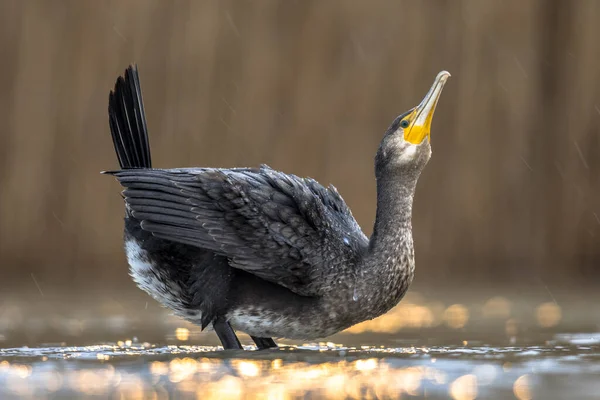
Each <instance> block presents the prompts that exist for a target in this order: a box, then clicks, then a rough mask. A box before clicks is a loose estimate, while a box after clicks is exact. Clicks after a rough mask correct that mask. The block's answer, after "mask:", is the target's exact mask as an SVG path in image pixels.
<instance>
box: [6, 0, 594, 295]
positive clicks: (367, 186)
mask: <svg viewBox="0 0 600 400" xmlns="http://www.w3.org/2000/svg"><path fill="white" fill-rule="evenodd" d="M598 21H600V2H598V1H596V0H579V1H563V0H537V1H525V0H514V1H512V0H511V1H494V0H487V1H486V0H470V1H458V0H445V1H443V0H430V1H342V0H340V1H292V0H287V1H283V0H282V1H262V0H259V1H246V0H230V1H216V0H215V1H191V0H189V1H184V0H176V1H130V0H127V1H79V0H73V1H47V0H40V1H33V0H1V1H0V54H1V60H2V61H1V62H0V120H1V121H2V129H1V130H0V187H1V191H0V266H1V267H0V290H2V292H3V293H7V292H10V291H19V292H20V293H31V294H35V295H37V292H38V286H39V288H41V289H42V290H43V291H44V293H45V294H46V295H49V294H51V293H57V292H60V293H62V294H65V293H66V294H68V293H71V292H73V293H75V292H77V291H78V290H81V289H84V290H88V289H92V288H98V289H99V290H113V289H125V290H126V291H130V292H131V293H134V292H136V290H137V289H135V287H134V285H133V283H132V282H131V281H130V279H129V277H128V275H127V268H126V264H125V258H124V254H123V251H122V242H121V235H122V217H123V206H122V200H121V198H120V196H119V192H120V187H119V186H118V184H117V183H116V182H115V181H114V180H113V179H111V178H110V177H107V176H102V175H100V174H99V172H100V171H101V170H104V169H112V168H115V167H117V165H118V164H117V161H116V157H115V155H114V150H113V147H112V143H111V139H110V134H109V128H108V122H107V112H106V109H107V98H108V92H109V90H110V89H111V87H112V85H113V84H114V81H115V79H116V77H117V76H118V75H120V74H121V73H122V72H123V71H124V69H125V68H126V67H127V65H128V64H129V63H133V62H135V63H137V64H138V65H139V69H140V74H141V80H142V87H143V91H144V99H145V104H146V112H147V116H148V123H149V130H150V136H151V138H150V139H151V145H152V150H153V159H154V160H153V161H154V165H155V166H157V167H178V166H221V167H232V166H255V165H258V164H260V163H267V164H269V165H270V166H271V167H273V168H276V169H280V170H284V171H286V172H291V173H295V174H297V175H302V176H311V177H314V178H316V179H317V180H319V181H320V182H322V183H327V184H328V183H333V184H334V185H336V186H337V188H338V189H339V191H340V192H341V194H342V195H343V196H344V198H345V199H346V201H347V202H348V204H349V205H350V207H351V208H352V210H353V212H354V215H355V217H356V218H357V220H358V221H359V223H360V224H361V226H362V227H363V229H364V230H365V232H366V233H367V234H370V232H371V228H372V223H373V219H374V215H375V181H374V176H373V157H374V154H375V151H376V148H377V145H378V143H379V140H380V139H381V137H382V134H383V132H384V131H385V129H386V127H387V126H388V125H389V124H390V122H391V121H392V120H393V119H394V117H395V116H396V115H398V114H399V113H401V112H403V111H405V110H407V109H408V108H410V107H412V106H414V105H416V104H417V103H418V102H419V101H420V100H421V98H422V96H423V95H424V94H425V92H426V91H427V89H428V88H429V85H430V84H431V83H432V81H433V78H434V77H435V75H436V74H437V72H439V71H440V70H442V69H446V70H449V71H450V72H451V73H452V78H451V80H450V81H449V83H448V85H447V87H446V90H445V92H444V94H443V96H442V99H441V101H440V104H439V107H438V112H437V114H436V118H435V120H434V124H433V131H432V145H433V150H434V154H433V158H432V160H431V162H430V164H429V166H428V167H427V168H426V171H425V172H424V174H423V176H422V178H421V180H420V183H419V187H418V191H417V200H416V207H415V216H414V222H413V225H414V231H415V241H416V246H417V258H418V271H417V278H416V282H415V284H416V285H417V287H435V286H440V285H442V286H443V285H449V284H456V285H458V287H464V286H463V284H464V283H476V284H478V285H483V286H486V285H497V284H504V285H507V286H508V285H515V284H525V285H533V287H542V288H543V287H544V285H547V284H551V285H554V286H556V285H563V284H565V285H567V284H574V285H577V284H583V283H591V284H595V283H596V282H597V280H598V278H600V246H599V244H600V179H599V178H600V157H599V152H600V131H599V127H600V43H599V42H598V40H599V38H600V24H598ZM536 290H537V289H536ZM541 290H542V291H543V290H544V289H541ZM136 293H137V292H136ZM140 296H145V295H143V294H141V293H140ZM144 298H145V297H144Z"/></svg>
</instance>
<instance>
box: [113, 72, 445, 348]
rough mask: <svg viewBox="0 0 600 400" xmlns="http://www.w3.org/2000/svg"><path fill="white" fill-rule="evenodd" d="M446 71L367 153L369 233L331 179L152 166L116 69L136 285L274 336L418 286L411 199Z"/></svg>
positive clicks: (213, 318)
mask: <svg viewBox="0 0 600 400" xmlns="http://www.w3.org/2000/svg"><path fill="white" fill-rule="evenodd" d="M449 76H450V74H449V73H448V72H446V71H443V72H440V73H439V74H438V76H437V77H436V79H435V81H434V83H433V86H432V87H431V89H430V90H429V92H428V93H427V95H426V96H425V98H424V99H423V101H422V102H421V103H420V104H419V105H418V106H417V107H415V108H413V109H411V110H409V111H407V112H405V113H404V114H402V115H400V116H398V117H397V118H396V119H395V120H394V121H393V122H392V124H391V126H390V127H389V128H388V129H387V131H386V132H385V135H384V137H383V139H382V141H381V144H380V146H379V149H378V150H377V155H376V157H375V176H376V178H377V213H376V218H375V225H374V229H373V234H372V235H371V237H370V238H368V237H367V236H365V234H364V233H363V232H362V230H361V228H360V227H359V225H358V224H357V222H356V221H355V219H354V218H353V217H352V213H351V212H350V209H349V208H348V206H347V205H346V203H345V202H344V200H343V199H342V197H341V196H340V195H339V193H338V191H337V190H336V188H335V187H333V186H329V187H324V186H322V185H320V184H319V183H318V182H316V181H315V180H313V179H310V178H300V177H298V176H295V175H291V174H285V173H283V172H279V171H275V170H273V169H271V168H269V167H268V166H261V167H259V168H231V169H221V168H176V169H153V168H152V164H151V159H150V146H149V142H148V132H147V128H146V118H145V114H144V106H143V102H142V92H141V89H140V81H139V77H138V72H137V68H136V67H134V66H130V67H129V68H128V69H127V70H126V71H125V75H124V77H119V78H118V80H117V82H116V84H115V88H114V91H111V93H110V96H109V106H108V112H109V120H110V130H111V133H112V138H113V143H114V146H115V150H116V153H117V156H118V160H119V164H120V166H121V170H119V171H110V172H107V173H109V174H112V175H114V176H115V177H116V178H117V180H118V181H119V182H120V184H121V185H122V186H123V187H124V188H125V190H124V191H123V197H124V199H125V209H126V211H125V213H126V216H125V235H124V240H125V251H126V253H127V259H128V262H129V266H130V274H131V276H132V277H133V280H134V281H135V282H136V283H137V285H138V286H139V287H140V288H142V289H143V290H145V291H146V292H147V293H148V294H150V295H151V296H152V297H153V298H154V299H156V300H157V301H158V302H159V303H161V304H163V305H164V306H166V307H167V308H169V309H171V310H172V311H173V312H174V313H175V314H176V315H179V316H181V317H183V318H185V319H186V320H188V321H191V322H193V323H196V324H199V325H200V326H201V327H202V329H204V328H206V327H207V326H209V325H212V326H213V328H214V330H215V331H216V333H217V335H218V336H219V338H220V340H221V342H222V344H223V347H224V348H225V349H240V348H241V346H240V342H239V340H238V339H237V337H236V335H235V331H234V329H235V330H240V331H243V332H246V333H248V334H249V335H250V336H251V337H252V339H253V340H254V342H255V343H256V344H257V346H258V348H259V349H264V348H269V347H276V344H275V342H274V341H273V339H271V338H272V337H282V338H290V339H315V338H322V337H326V336H329V335H332V334H334V333H336V332H339V331H341V330H343V329H346V328H348V327H350V326H352V325H354V324H357V323H359V322H362V321H365V320H369V319H372V318H375V317H378V316H380V315H382V314H384V313H386V312H387V311H388V310H390V309H391V308H392V307H394V306H395V305H396V304H398V302H399V301H400V299H402V297H403V296H404V294H405V293H406V290H407V289H408V286H409V285H410V283H411V282H412V280H413V275H414V269H415V260H414V249H413V238H412V228H411V214H412V203H413V195H414V192H415V187H416V184H417V180H418V178H419V175H420V174H421V171H422V170H423V168H424V167H425V165H426V164H427V162H428V161H429V158H430V156H431V146H430V127H431V120H432V117H433V113H434V111H435V107H436V104H437V102H438V99H439V96H440V93H441V92H442V88H443V86H444V84H445V82H446V80H447V79H448V77H449Z"/></svg>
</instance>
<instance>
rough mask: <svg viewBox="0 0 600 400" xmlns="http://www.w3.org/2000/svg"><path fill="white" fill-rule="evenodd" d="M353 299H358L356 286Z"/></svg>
mask: <svg viewBox="0 0 600 400" xmlns="http://www.w3.org/2000/svg"><path fill="white" fill-rule="evenodd" d="M352 300H354V301H357V300H358V293H356V288H354V294H353V295H352Z"/></svg>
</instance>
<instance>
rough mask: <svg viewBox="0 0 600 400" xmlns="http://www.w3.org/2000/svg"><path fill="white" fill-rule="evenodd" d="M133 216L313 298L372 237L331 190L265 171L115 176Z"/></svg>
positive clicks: (159, 233)
mask: <svg viewBox="0 0 600 400" xmlns="http://www.w3.org/2000/svg"><path fill="white" fill-rule="evenodd" d="M111 174H113V175H115V176H116V177H117V179H118V180H119V182H120V183H121V184H122V185H123V186H124V187H125V191H124V192H123V194H124V197H125V201H126V203H127V207H128V210H129V213H130V215H131V216H133V217H134V218H136V219H138V220H140V221H141V225H142V228H143V229H145V230H147V231H149V232H152V233H153V234H154V235H155V236H157V237H161V238H164V239H168V240H173V241H176V242H180V243H185V244H189V245H192V246H197V247H200V248H205V249H210V250H212V251H214V252H216V253H218V254H221V255H224V256H226V257H228V258H229V260H230V264H231V266H232V267H235V268H239V269H242V270H244V271H247V272H250V273H252V274H254V275H256V276H258V277H260V278H262V279H265V280H268V281H271V282H274V283H277V284H280V285H282V286H285V287H287V288H288V289H290V290H292V291H294V292H296V293H298V294H301V295H307V296H316V295H320V294H321V293H323V292H324V291H325V290H326V289H327V288H328V287H329V286H330V283H331V280H332V279H334V277H335V273H336V271H335V268H332V267H334V266H335V265H336V264H337V265H339V263H355V262H356V261H357V260H358V259H359V258H360V257H361V256H362V255H363V254H364V252H365V251H366V249H367V247H368V240H367V238H366V236H365V235H364V234H363V232H362V231H361V229H360V227H359V226H358V224H357V223H356V221H355V220H354V218H353V217H352V214H351V212H350V210H349V209H348V206H347V205H346V203H345V202H344V200H343V199H342V198H341V196H340V195H339V194H338V193H337V191H336V190H335V188H334V187H333V186H330V187H329V188H325V187H323V186H321V185H320V184H319V183H317V182H316V181H314V180H312V179H305V178H299V177H297V176H294V175H287V174H283V173H280V172H277V171H274V170H272V169H270V168H268V167H262V168H260V169H171V170H159V169H130V170H123V171H117V172H111Z"/></svg>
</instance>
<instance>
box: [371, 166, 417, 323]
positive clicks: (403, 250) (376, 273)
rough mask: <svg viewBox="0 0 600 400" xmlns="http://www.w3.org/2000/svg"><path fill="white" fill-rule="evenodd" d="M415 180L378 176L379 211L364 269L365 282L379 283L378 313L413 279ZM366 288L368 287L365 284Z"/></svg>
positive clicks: (405, 288)
mask: <svg viewBox="0 0 600 400" xmlns="http://www.w3.org/2000/svg"><path fill="white" fill-rule="evenodd" d="M415 186H416V180H415V181H412V180H411V181H407V180H405V179H398V177H395V179H394V178H392V177H390V178H387V177H379V178H378V179H377V215H376V217H375V226H374V229H373V234H372V235H371V238H370V240H369V252H368V255H367V257H366V259H365V264H364V268H365V269H364V271H363V273H364V274H365V275H367V276H366V278H367V279H364V280H363V282H365V284H367V285H370V286H371V290H372V288H373V287H374V286H375V284H376V285H377V286H378V290H377V293H378V294H377V297H378V298H376V299H375V298H374V299H372V300H373V301H374V303H376V304H378V309H377V310H374V311H375V312H376V313H384V312H387V311H388V310H389V309H390V308H391V307H393V306H395V305H396V304H397V303H398V302H399V301H400V299H401V298H402V296H404V293H406V290H407V289H408V286H409V285H410V283H411V282H412V279H413V275H414V265H415V264H414V249H413V239H412V225H411V217H412V204H413V196H414V192H415ZM365 289H367V288H365Z"/></svg>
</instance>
